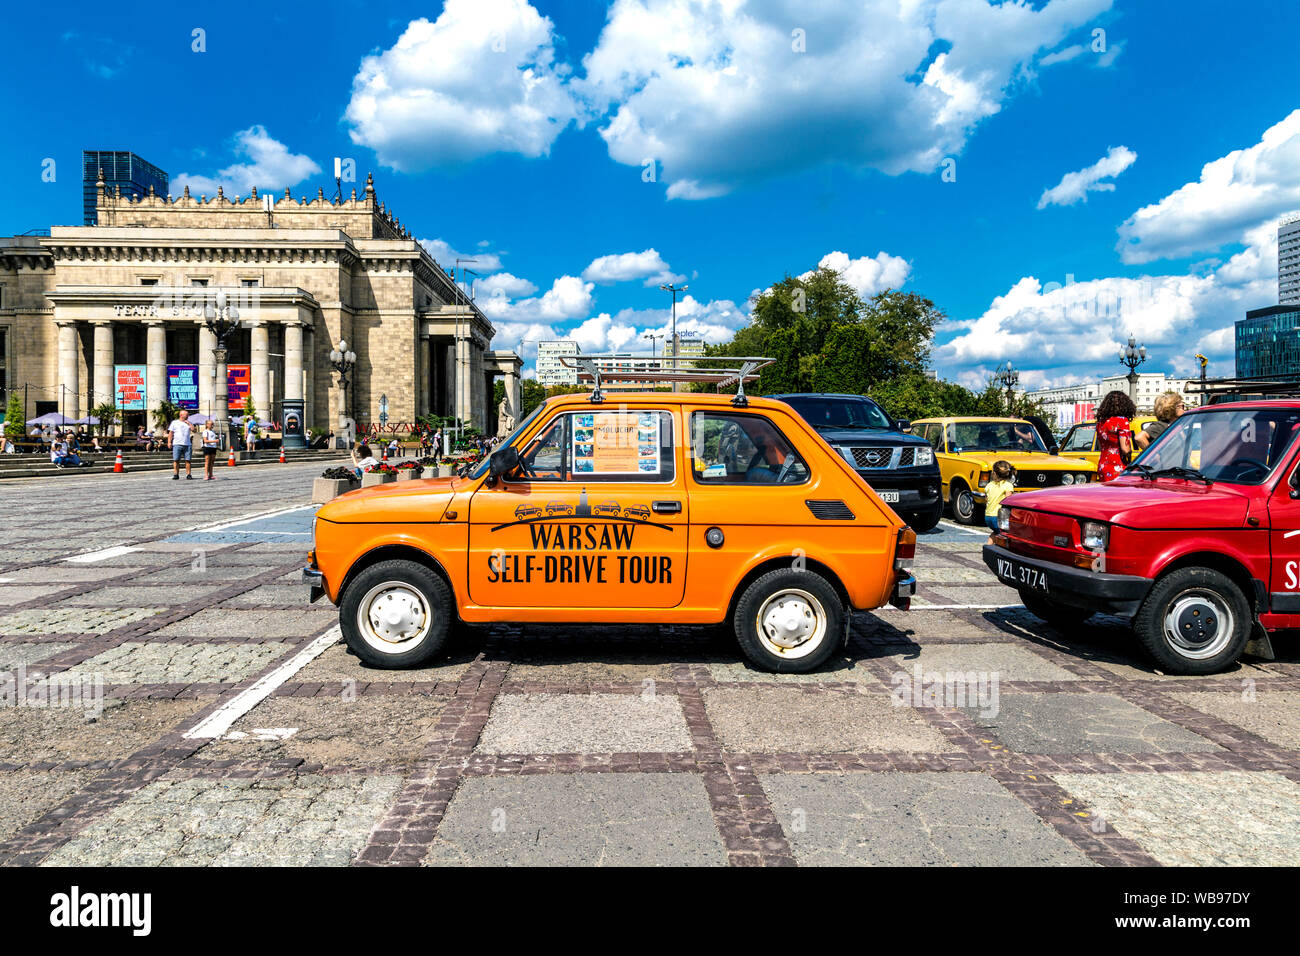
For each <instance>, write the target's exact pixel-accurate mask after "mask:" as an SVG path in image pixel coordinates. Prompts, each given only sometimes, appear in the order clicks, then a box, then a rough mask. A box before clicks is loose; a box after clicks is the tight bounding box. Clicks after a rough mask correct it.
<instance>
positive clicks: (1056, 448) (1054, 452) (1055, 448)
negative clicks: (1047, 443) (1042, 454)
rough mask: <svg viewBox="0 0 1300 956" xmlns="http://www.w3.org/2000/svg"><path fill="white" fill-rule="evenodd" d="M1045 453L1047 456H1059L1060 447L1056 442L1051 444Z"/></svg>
mask: <svg viewBox="0 0 1300 956" xmlns="http://www.w3.org/2000/svg"><path fill="white" fill-rule="evenodd" d="M1047 453H1048V454H1049V455H1059V454H1060V453H1061V446H1060V445H1058V444H1057V443H1056V442H1052V447H1051V448H1049V449H1047Z"/></svg>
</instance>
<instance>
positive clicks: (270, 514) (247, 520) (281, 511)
mask: <svg viewBox="0 0 1300 956" xmlns="http://www.w3.org/2000/svg"><path fill="white" fill-rule="evenodd" d="M315 507H316V506H315V505H294V506H293V507H292V508H276V509H275V510H274V511H256V512H253V513H252V514H246V515H240V516H239V517H238V518H232V519H230V520H229V521H223V522H220V523H218V524H213V525H206V526H203V527H198V528H186V529H185V530H184V531H181V532H177V533H178V534H189V533H192V532H210V531H225V530H226V529H227V528H236V527H238V526H239V525H241V524H251V523H252V522H254V521H257V520H259V519H262V518H274V517H277V516H279V515H287V514H293V513H294V512H295V511H307V510H308V509H310V508H315Z"/></svg>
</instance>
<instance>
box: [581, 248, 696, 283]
mask: <svg viewBox="0 0 1300 956" xmlns="http://www.w3.org/2000/svg"><path fill="white" fill-rule="evenodd" d="M582 277H583V278H584V279H587V280H588V281H590V282H596V283H599V284H601V285H608V284H610V283H614V282H629V281H631V280H633V279H644V280H645V284H646V285H647V286H653V285H659V284H660V283H663V282H682V281H684V280H685V278H686V277H685V276H680V275H676V274H675V273H674V272H673V271H672V270H671V269H669V268H668V263H666V262H664V260H663V256H661V255H659V253H658V252H657V251H655V250H654V249H646V250H645V251H644V252H622V253H618V254H616V255H609V256H600V257H599V258H596V259H593V260H592V262H591V265H589V266H587V268H586V269H584V270H582Z"/></svg>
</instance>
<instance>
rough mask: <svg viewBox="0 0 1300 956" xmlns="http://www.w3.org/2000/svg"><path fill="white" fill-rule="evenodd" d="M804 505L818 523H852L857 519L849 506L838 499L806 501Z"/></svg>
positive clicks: (809, 499)
mask: <svg viewBox="0 0 1300 956" xmlns="http://www.w3.org/2000/svg"><path fill="white" fill-rule="evenodd" d="M804 504H806V505H807V506H808V510H809V511H811V512H812V513H813V517H814V518H816V519H817V520H818V521H852V520H853V519H854V517H856V516H855V515H854V514H853V512H852V511H850V510H849V506H848V505H846V504H845V503H844V502H843V501H840V500H839V499H838V498H836V499H834V500H830V501H817V500H813V499H811V498H806V499H804Z"/></svg>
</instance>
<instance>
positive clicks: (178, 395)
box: [167, 365, 199, 411]
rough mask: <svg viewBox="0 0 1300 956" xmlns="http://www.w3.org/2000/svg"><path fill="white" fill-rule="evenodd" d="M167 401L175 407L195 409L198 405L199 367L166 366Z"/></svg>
mask: <svg viewBox="0 0 1300 956" xmlns="http://www.w3.org/2000/svg"><path fill="white" fill-rule="evenodd" d="M167 401H169V402H171V403H172V404H173V405H175V406H176V407H177V408H187V409H189V410H190V411H196V410H197V409H198V407H199V367H198V366H197V365H168V366H167Z"/></svg>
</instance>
